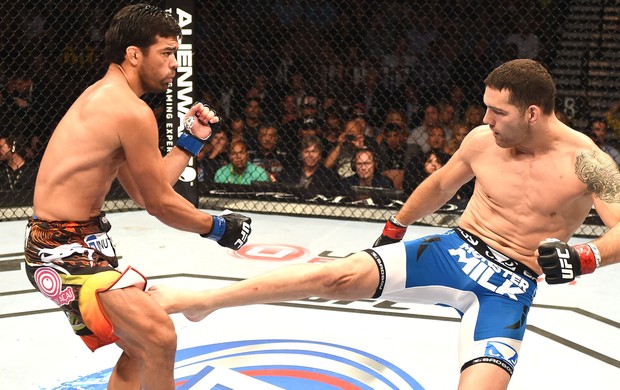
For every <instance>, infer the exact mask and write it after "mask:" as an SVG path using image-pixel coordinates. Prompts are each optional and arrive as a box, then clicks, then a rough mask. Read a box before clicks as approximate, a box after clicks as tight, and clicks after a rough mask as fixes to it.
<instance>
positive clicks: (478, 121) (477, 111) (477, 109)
mask: <svg viewBox="0 0 620 390" xmlns="http://www.w3.org/2000/svg"><path fill="white" fill-rule="evenodd" d="M484 112H485V110H484V107H482V106H481V105H479V104H475V103H474V104H470V105H469V106H468V107H467V109H466V110H465V114H464V115H463V122H464V123H465V125H466V126H467V127H468V128H469V130H472V129H474V128H476V127H478V126H480V125H482V124H483V122H482V120H483V118H484Z"/></svg>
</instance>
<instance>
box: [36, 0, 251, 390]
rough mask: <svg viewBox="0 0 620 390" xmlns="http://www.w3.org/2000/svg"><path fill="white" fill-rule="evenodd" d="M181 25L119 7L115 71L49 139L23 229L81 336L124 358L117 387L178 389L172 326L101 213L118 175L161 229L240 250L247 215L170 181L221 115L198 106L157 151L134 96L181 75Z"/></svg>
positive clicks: (112, 53)
mask: <svg viewBox="0 0 620 390" xmlns="http://www.w3.org/2000/svg"><path fill="white" fill-rule="evenodd" d="M180 36H181V29H180V28H179V25H178V23H177V22H176V20H175V19H174V18H173V17H172V15H170V14H168V13H166V12H164V11H163V10H161V9H159V8H156V7H153V6H150V5H144V4H137V5H131V6H127V7H125V8H123V9H122V10H121V11H119V12H118V13H117V14H116V16H115V17H114V19H113V20H112V23H111V25H110V28H109V30H108V32H107V33H106V35H105V43H106V47H105V55H106V58H107V60H108V61H109V64H110V65H109V68H108V71H107V73H106V74H105V76H104V77H103V78H102V79H101V80H99V81H97V82H96V83H95V84H93V85H92V86H90V87H89V88H88V89H86V90H85V91H84V93H82V95H81V96H80V97H79V98H78V99H77V100H76V101H75V103H74V104H73V105H72V107H71V108H70V109H69V110H68V112H67V113H66V115H65V116H64V118H63V119H62V120H61V122H60V123H59V124H58V127H57V128H56V130H55V131H54V134H53V136H52V138H51V139H50V142H49V144H48V146H47V149H46V151H45V154H44V156H43V160H42V162H41V166H40V169H39V174H38V177H37V182H36V186H35V193H34V215H33V216H32V218H30V220H29V222H28V228H27V231H26V246H25V255H26V273H27V275H28V278H29V279H30V281H31V283H32V284H33V285H34V286H35V287H36V288H37V289H39V291H41V293H43V294H44V295H45V296H47V297H49V298H50V299H52V300H53V301H54V302H55V303H56V304H58V305H59V306H60V307H61V308H62V309H63V311H64V312H65V314H66V315H67V318H68V319H69V322H70V323H71V326H72V327H73V330H74V332H75V333H76V334H77V335H78V336H80V337H81V338H82V340H83V341H84V343H86V345H87V346H88V347H89V348H90V349H91V350H93V351H94V350H95V349H97V348H99V347H101V346H104V345H107V344H111V343H114V342H115V343H116V344H117V345H118V346H120V347H121V348H122V349H123V353H122V355H121V357H120V359H119V361H118V363H117V365H116V367H115V369H114V371H113V373H112V376H111V378H110V382H109V387H108V388H110V389H140V388H142V389H174V388H175V384H174V377H173V369H174V356H175V351H176V333H175V330H174V327H173V324H172V321H171V320H170V318H169V317H168V315H167V314H166V312H165V311H164V310H163V309H162V308H161V306H160V305H158V304H157V303H156V302H155V301H154V300H153V299H151V298H150V297H149V296H148V295H147V294H146V293H145V292H144V288H145V284H146V279H145V278H144V277H143V276H141V275H140V274H139V273H138V272H137V271H135V270H134V269H132V268H128V269H127V270H125V271H122V272H121V271H119V270H117V269H116V267H117V265H118V262H117V258H116V254H115V252H114V247H113V246H112V243H111V241H110V238H109V236H108V234H107V232H108V231H109V230H110V224H109V222H108V221H107V219H106V218H105V217H104V216H103V213H102V211H101V208H102V205H103V202H104V199H105V196H106V194H107V193H108V191H109V190H110V186H111V184H112V182H113V181H114V180H115V179H116V178H118V179H119V180H120V182H121V184H122V185H123V187H124V188H125V190H126V191H127V193H128V194H129V195H130V196H131V198H132V199H133V200H134V201H135V202H136V203H137V204H139V205H141V206H143V207H145V208H146V210H147V211H148V212H149V213H150V214H152V215H154V216H155V217H156V218H158V219H159V220H161V221H162V222H164V223H165V224H167V225H169V226H171V227H174V228H177V229H181V230H185V231H189V232H194V233H199V234H201V235H202V236H203V237H206V238H210V239H213V240H215V241H217V242H218V243H219V244H220V245H222V246H225V247H228V248H232V249H239V248H240V247H241V246H242V245H243V244H244V243H245V242H246V241H247V239H248V236H249V234H250V223H251V220H250V218H247V217H245V216H243V215H240V214H228V215H223V216H211V215H209V214H207V213H204V212H201V211H199V210H197V209H196V208H195V207H194V206H193V205H192V204H191V203H190V202H188V201H187V200H185V199H184V198H183V197H182V196H180V195H178V194H177V193H176V192H175V191H174V190H173V188H172V185H173V184H174V183H175V182H176V181H177V179H178V178H179V176H180V174H181V172H182V171H183V169H184V168H185V167H186V166H187V163H188V161H189V159H190V157H191V156H196V155H197V154H198V152H199V151H200V149H201V148H202V146H203V144H204V143H205V142H206V140H207V139H208V138H209V136H210V135H211V133H212V130H213V128H214V127H215V124H216V123H217V122H218V121H219V117H217V115H216V113H215V112H214V111H212V110H211V109H209V108H208V107H206V106H203V105H202V104H197V105H195V106H193V107H192V108H191V109H190V110H189V112H188V113H187V115H186V117H185V123H186V124H185V127H186V129H187V130H188V131H187V133H185V134H183V135H181V137H179V140H178V143H177V145H176V147H175V148H173V149H172V150H171V151H170V153H169V154H168V155H167V156H166V157H165V158H162V156H161V153H160V151H159V148H158V130H157V123H156V120H155V116H154V114H153V112H152V110H151V109H150V108H149V107H148V105H147V104H146V103H144V101H142V100H141V99H140V98H139V97H140V96H141V95H143V94H145V93H149V92H153V93H163V92H165V91H166V89H167V88H168V86H169V84H170V83H171V82H172V80H173V77H174V76H175V73H176V69H177V66H178V63H177V61H176V58H175V54H176V52H177V49H178V47H179V38H180Z"/></svg>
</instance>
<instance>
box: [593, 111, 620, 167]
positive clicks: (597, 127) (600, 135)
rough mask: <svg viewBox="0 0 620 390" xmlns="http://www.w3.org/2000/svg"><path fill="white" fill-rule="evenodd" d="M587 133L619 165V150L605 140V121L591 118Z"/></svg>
mask: <svg viewBox="0 0 620 390" xmlns="http://www.w3.org/2000/svg"><path fill="white" fill-rule="evenodd" d="M587 134H588V136H590V138H592V141H594V143H595V144H596V145H597V146H598V147H599V148H601V150H602V151H603V152H605V153H607V154H608V155H610V156H611V158H613V159H614V161H615V162H616V165H618V166H620V152H619V151H618V149H616V148H615V147H613V146H612V145H611V144H609V142H608V141H607V123H605V121H604V120H603V119H592V120H591V121H590V128H589V129H588V132H587Z"/></svg>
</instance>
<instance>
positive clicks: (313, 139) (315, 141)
mask: <svg viewBox="0 0 620 390" xmlns="http://www.w3.org/2000/svg"><path fill="white" fill-rule="evenodd" d="M312 145H316V148H317V149H318V150H319V152H320V153H323V149H324V148H323V142H321V139H320V138H319V137H317V136H316V135H308V136H305V137H303V138H302V139H301V148H300V151H304V150H306V149H308V148H309V147H310V146H312Z"/></svg>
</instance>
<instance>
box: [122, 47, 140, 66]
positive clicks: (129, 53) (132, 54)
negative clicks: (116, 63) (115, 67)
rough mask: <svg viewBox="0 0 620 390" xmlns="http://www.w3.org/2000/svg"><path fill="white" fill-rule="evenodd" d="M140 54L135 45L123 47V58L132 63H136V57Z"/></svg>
mask: <svg viewBox="0 0 620 390" xmlns="http://www.w3.org/2000/svg"><path fill="white" fill-rule="evenodd" d="M141 54H142V53H141V52H140V49H139V48H138V47H137V46H128V47H127V49H125V58H126V59H127V61H129V62H130V63H132V64H134V65H135V64H136V63H137V61H138V57H139V56H140V55H141Z"/></svg>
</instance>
